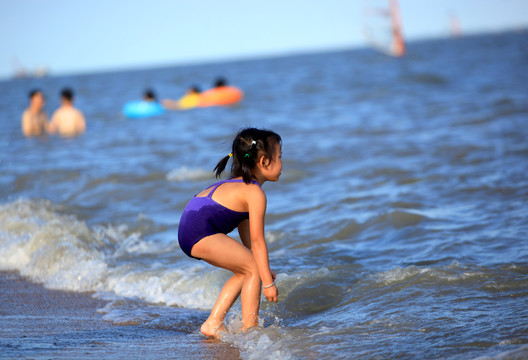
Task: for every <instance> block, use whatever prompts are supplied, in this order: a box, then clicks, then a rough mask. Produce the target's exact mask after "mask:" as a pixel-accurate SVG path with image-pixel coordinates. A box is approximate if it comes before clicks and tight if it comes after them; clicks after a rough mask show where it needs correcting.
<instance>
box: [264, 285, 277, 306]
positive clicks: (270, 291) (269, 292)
mask: <svg viewBox="0 0 528 360" xmlns="http://www.w3.org/2000/svg"><path fill="white" fill-rule="evenodd" d="M273 280H275V279H273ZM262 293H263V294H264V296H265V297H266V299H268V301H269V302H275V303H276V302H277V301H278V300H279V290H278V289H277V286H276V285H273V286H272V287H269V288H267V289H263V290H262Z"/></svg>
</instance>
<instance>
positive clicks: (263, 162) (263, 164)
mask: <svg viewBox="0 0 528 360" xmlns="http://www.w3.org/2000/svg"><path fill="white" fill-rule="evenodd" d="M270 162H271V161H270V160H269V159H268V158H267V157H265V156H264V155H262V156H261V157H260V159H259V162H258V164H259V166H260V167H263V168H267V167H268V166H269V164H270Z"/></svg>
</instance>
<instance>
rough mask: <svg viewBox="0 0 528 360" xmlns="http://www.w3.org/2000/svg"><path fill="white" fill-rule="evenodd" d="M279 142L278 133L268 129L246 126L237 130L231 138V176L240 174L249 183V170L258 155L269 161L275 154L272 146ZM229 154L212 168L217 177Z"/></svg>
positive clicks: (257, 159)
mask: <svg viewBox="0 0 528 360" xmlns="http://www.w3.org/2000/svg"><path fill="white" fill-rule="evenodd" d="M281 143H282V139H281V137H280V136H279V134H277V133H275V132H273V131H270V130H261V129H255V128H247V129H243V130H241V131H239V133H238V134H237V136H236V137H235V140H233V147H232V150H231V154H232V156H233V164H232V165H231V177H238V176H242V179H244V182H245V183H246V184H249V183H251V180H252V177H251V170H252V169H253V168H254V167H255V166H256V165H257V162H258V161H259V159H260V157H261V156H265V157H266V158H267V159H268V160H269V161H271V160H272V159H273V156H274V155H275V154H274V153H273V152H274V148H273V147H274V146H275V144H281ZM231 154H229V155H227V156H225V157H224V158H223V159H222V160H220V161H219V162H218V164H217V165H216V167H215V168H214V171H215V172H216V177H217V178H218V177H220V175H221V174H222V172H223V171H224V169H225V168H226V165H227V162H228V161H229V158H230V155H231Z"/></svg>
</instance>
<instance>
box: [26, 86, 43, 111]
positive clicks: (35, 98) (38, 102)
mask: <svg viewBox="0 0 528 360" xmlns="http://www.w3.org/2000/svg"><path fill="white" fill-rule="evenodd" d="M29 102H30V104H31V106H36V107H39V108H42V107H43V106H44V104H45V99H44V93H43V92H42V90H40V89H33V90H31V91H30V92H29Z"/></svg>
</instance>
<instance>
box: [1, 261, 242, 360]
mask: <svg viewBox="0 0 528 360" xmlns="http://www.w3.org/2000/svg"><path fill="white" fill-rule="evenodd" d="M0 288H1V289H2V291H1V292H0V302H1V304H2V306H1V307H0V349H1V351H0V358H5V359H7V358H10V359H11V358H32V359H39V358H46V359H49V358H54V359H60V358H63V359H71V358H76V359H82V358H84V359H93V358H95V357H97V358H106V359H114V358H115V359H122V358H129V359H134V358H137V359H160V358H161V359H182V358H186V359H204V358H205V359H239V358H240V354H239V352H238V350H237V349H236V348H233V347H231V346H229V345H228V344H225V343H221V342H218V341H212V340H207V339H205V338H203V337H202V336H200V335H199V334H188V333H183V332H177V331H174V330H166V329H153V328H148V327H144V326H139V325H115V324H112V323H110V322H107V321H105V320H103V315H102V314H100V313H98V312H97V310H98V309H101V308H103V307H104V306H105V304H106V303H107V301H104V300H100V299H96V298H94V297H92V294H93V293H76V292H71V291H62V290H48V289H46V288H44V286H42V285H40V284H35V283H32V282H30V281H28V280H26V279H25V278H23V277H22V276H20V275H19V274H18V272H14V271H0Z"/></svg>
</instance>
